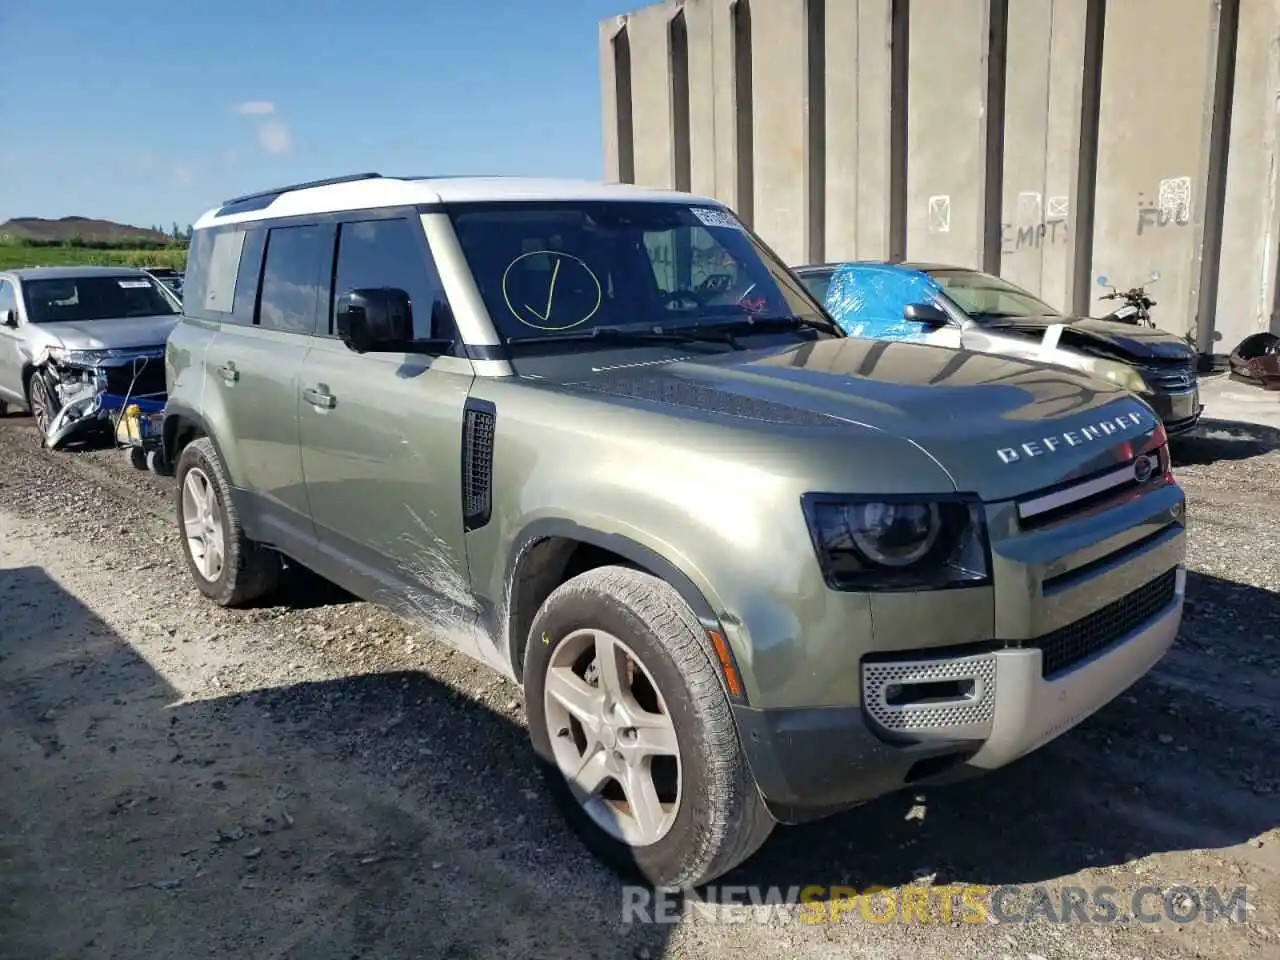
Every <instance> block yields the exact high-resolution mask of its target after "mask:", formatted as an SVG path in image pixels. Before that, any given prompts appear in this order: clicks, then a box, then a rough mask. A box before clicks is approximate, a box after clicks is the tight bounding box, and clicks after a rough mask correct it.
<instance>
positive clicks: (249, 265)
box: [182, 227, 266, 324]
mask: <svg viewBox="0 0 1280 960" xmlns="http://www.w3.org/2000/svg"><path fill="white" fill-rule="evenodd" d="M265 235H266V231H265V230H262V229H260V228H259V229H248V230H246V229H245V228H243V227H224V228H221V229H212V230H198V231H196V233H195V235H194V236H193V237H192V239H191V248H190V250H189V251H188V253H187V274H186V277H185V280H184V283H183V287H184V288H185V289H184V291H183V295H182V296H183V312H184V313H186V314H187V315H188V316H190V317H197V318H199V319H201V320H215V321H218V322H221V323H244V324H251V323H253V316H254V307H255V305H256V300H257V293H258V278H259V276H260V274H261V269H262V248H263V243H264V237H265Z"/></svg>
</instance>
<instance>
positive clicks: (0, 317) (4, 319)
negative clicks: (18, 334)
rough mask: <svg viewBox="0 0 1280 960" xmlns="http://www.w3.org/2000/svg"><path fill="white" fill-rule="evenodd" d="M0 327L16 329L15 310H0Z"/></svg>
mask: <svg viewBox="0 0 1280 960" xmlns="http://www.w3.org/2000/svg"><path fill="white" fill-rule="evenodd" d="M0 327H12V328H13V329H14V330H16V329H18V311H17V310H0Z"/></svg>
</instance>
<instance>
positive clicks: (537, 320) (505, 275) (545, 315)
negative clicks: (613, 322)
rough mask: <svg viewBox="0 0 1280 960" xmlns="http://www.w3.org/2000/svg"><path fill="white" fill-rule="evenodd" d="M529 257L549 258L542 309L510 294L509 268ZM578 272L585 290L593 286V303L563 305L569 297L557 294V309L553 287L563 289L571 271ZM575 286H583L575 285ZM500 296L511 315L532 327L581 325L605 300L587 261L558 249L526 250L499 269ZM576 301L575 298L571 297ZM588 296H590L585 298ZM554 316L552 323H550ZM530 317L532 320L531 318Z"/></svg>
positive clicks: (548, 328)
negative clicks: (500, 280)
mask: <svg viewBox="0 0 1280 960" xmlns="http://www.w3.org/2000/svg"><path fill="white" fill-rule="evenodd" d="M529 257H547V258H548V259H549V260H550V261H551V274H550V277H549V279H548V281H547V293H546V301H545V302H544V304H543V305H542V307H541V308H539V307H537V306H531V305H530V304H527V303H523V302H520V303H518V305H517V301H519V300H522V299H523V298H519V297H513V296H512V293H511V287H510V281H511V271H512V270H513V269H514V268H515V267H516V265H517V264H519V263H520V261H522V260H527V259H528V258H529ZM575 273H576V274H578V278H579V281H581V278H582V275H583V274H585V275H586V278H587V280H588V281H589V284H588V286H587V289H588V290H589V289H592V288H594V289H595V296H594V302H592V303H591V306H590V309H587V310H584V309H583V307H584V306H585V304H584V303H582V302H581V301H580V300H579V302H578V303H577V304H576V305H574V304H566V301H567V300H569V299H570V298H569V297H566V296H563V295H562V296H561V297H559V298H558V299H559V302H560V304H561V309H559V310H557V308H556V304H557V297H556V286H557V284H559V285H561V290H563V289H564V285H565V284H566V282H572V279H573V277H572V274H575ZM577 289H582V288H581V286H578V287H577ZM502 298H503V299H504V300H505V301H506V302H507V309H508V310H510V311H511V315H512V316H513V317H515V318H516V319H517V320H519V321H520V322H521V323H523V324H524V325H525V326H526V327H533V328H534V329H535V330H568V329H570V328H572V327H580V326H582V324H584V323H586V322H587V321H588V320H590V319H591V318H592V317H594V316H595V315H596V312H597V311H598V310H599V309H600V304H601V303H603V302H604V288H603V287H602V286H601V285H600V278H599V277H597V276H596V274H595V271H594V270H592V269H591V268H590V267H589V266H587V264H586V261H584V260H582V259H580V258H578V257H575V256H574V255H573V254H571V253H561V252H560V251H559V250H530V251H529V252H528V253H522V254H520V256H518V257H516V258H515V259H514V260H512V261H511V262H510V263H509V264H507V269H506V270H504V271H502ZM573 299H574V300H577V299H578V298H576V297H575V298H573ZM588 299H591V298H590V297H588ZM552 317H555V322H554V323H553V322H552ZM531 318H532V319H531Z"/></svg>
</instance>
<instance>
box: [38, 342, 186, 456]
mask: <svg viewBox="0 0 1280 960" xmlns="http://www.w3.org/2000/svg"><path fill="white" fill-rule="evenodd" d="M34 366H35V369H36V371H37V372H38V373H43V375H44V378H45V382H46V384H47V385H48V388H49V394H50V396H49V398H48V399H49V401H51V403H50V407H49V427H48V430H47V431H46V432H45V437H44V440H45V444H46V445H47V446H48V447H49V448H50V449H52V450H57V449H60V448H61V447H64V446H66V445H67V444H68V443H71V442H74V441H77V440H86V439H90V438H92V437H93V436H95V435H101V434H108V435H109V434H111V433H113V432H114V429H115V421H116V420H117V419H118V417H119V415H120V413H121V412H122V411H123V410H124V409H125V408H126V407H129V406H134V405H136V406H137V407H138V408H139V409H140V411H141V412H142V413H143V414H158V413H160V412H161V411H163V409H164V401H165V379H164V347H163V345H161V346H152V347H136V348H117V349H109V350H59V349H46V350H43V351H42V352H41V354H40V355H39V356H38V357H36V358H35V364H34Z"/></svg>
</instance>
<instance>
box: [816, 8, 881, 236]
mask: <svg viewBox="0 0 1280 960" xmlns="http://www.w3.org/2000/svg"><path fill="white" fill-rule="evenodd" d="M892 10H893V4H892V0H848V2H844V3H828V4H827V10H826V37H825V42H826V78H825V82H826V110H825V114H826V116H825V122H826V144H825V147H826V153H827V160H826V216H825V228H826V244H825V250H824V254H825V257H826V259H828V260H841V259H854V258H855V257H858V258H869V257H887V256H889V218H890V195H891V189H892V188H891V177H890V155H891V149H890V137H891V133H890V117H891V108H892V100H893V96H892V94H893V90H892V47H891V38H892Z"/></svg>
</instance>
